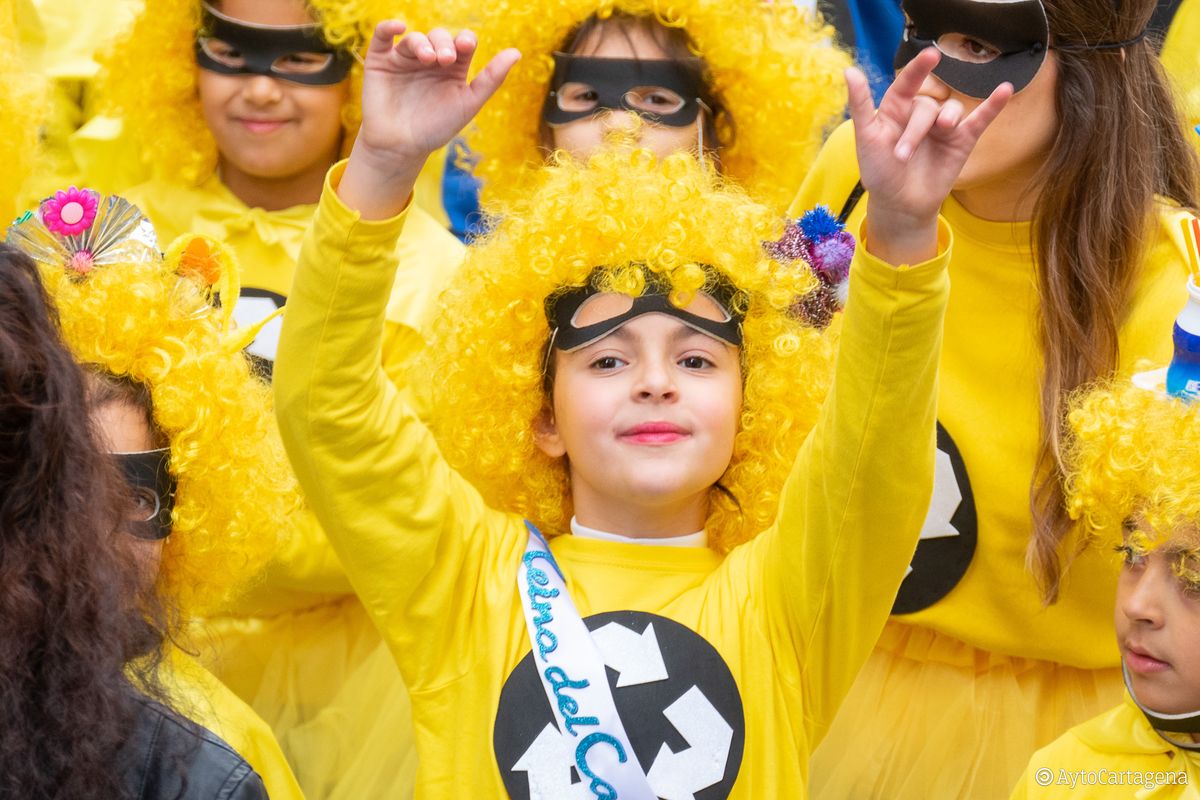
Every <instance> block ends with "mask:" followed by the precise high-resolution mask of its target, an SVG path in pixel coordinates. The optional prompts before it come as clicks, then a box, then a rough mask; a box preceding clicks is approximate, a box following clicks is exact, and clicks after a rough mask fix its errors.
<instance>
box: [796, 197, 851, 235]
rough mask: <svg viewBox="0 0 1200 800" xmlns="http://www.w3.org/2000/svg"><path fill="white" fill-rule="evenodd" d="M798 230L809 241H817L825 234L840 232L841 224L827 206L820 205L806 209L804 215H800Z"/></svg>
mask: <svg viewBox="0 0 1200 800" xmlns="http://www.w3.org/2000/svg"><path fill="white" fill-rule="evenodd" d="M800 230H801V231H803V233H804V235H805V237H806V238H808V239H809V240H810V241H813V242H819V241H820V240H821V239H824V238H825V237H826V236H833V235H834V234H835V233H839V232H841V230H842V224H841V223H840V222H838V220H837V217H835V216H834V215H833V212H832V211H830V210H829V207H828V206H823V205H822V206H817V207H816V208H813V209H812V210H811V211H806V212H805V213H804V216H802V217H800Z"/></svg>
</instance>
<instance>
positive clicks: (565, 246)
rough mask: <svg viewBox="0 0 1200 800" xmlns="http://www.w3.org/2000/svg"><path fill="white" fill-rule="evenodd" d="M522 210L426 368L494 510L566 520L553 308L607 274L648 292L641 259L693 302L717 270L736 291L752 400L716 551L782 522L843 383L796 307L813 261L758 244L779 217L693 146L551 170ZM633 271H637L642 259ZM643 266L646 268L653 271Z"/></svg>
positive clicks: (443, 440)
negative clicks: (549, 365) (800, 460)
mask: <svg viewBox="0 0 1200 800" xmlns="http://www.w3.org/2000/svg"><path fill="white" fill-rule="evenodd" d="M537 184H538V185H536V186H535V187H534V192H533V193H532V194H531V196H530V198H529V199H528V202H527V203H524V204H518V205H514V206H511V207H509V208H506V209H504V210H503V215H502V220H503V221H502V222H501V223H500V224H499V226H498V227H497V229H496V230H495V231H493V232H492V233H491V234H489V235H488V236H487V237H486V238H485V239H484V240H482V241H481V242H480V243H479V244H477V245H476V246H475V247H473V248H472V249H471V252H470V253H469V254H468V256H467V259H466V261H465V262H464V264H463V266H462V268H461V269H460V270H459V272H458V274H457V275H456V276H455V278H454V280H453V282H452V283H451V285H450V286H449V287H448V288H447V290H446V291H445V292H444V293H443V295H442V298H441V303H440V308H439V313H438V315H437V318H436V320H435V322H434V323H433V324H432V326H431V342H430V346H429V347H428V348H426V351H425V353H424V355H423V356H422V359H423V360H422V362H420V364H419V365H418V367H417V368H418V370H420V372H421V374H422V375H423V376H425V378H427V379H426V380H420V381H418V382H417V383H418V385H421V386H424V387H425V388H426V391H428V392H430V396H429V397H428V398H427V399H428V400H429V401H430V402H429V408H430V409H432V410H431V412H430V426H431V428H432V429H433V431H434V432H435V434H436V435H437V438H438V442H439V445H440V447H441V449H442V453H443V454H444V455H445V457H446V459H447V460H448V461H449V462H450V464H452V465H453V466H454V467H455V468H456V469H457V470H458V471H459V472H460V473H462V474H463V475H464V476H466V477H467V478H468V479H469V480H471V481H472V483H474V484H475V486H476V487H478V488H479V490H480V491H481V492H482V493H483V495H484V496H485V498H486V499H487V501H488V503H489V504H491V505H493V506H494V507H496V508H501V509H505V510H508V511H511V512H513V513H516V514H521V515H523V516H525V517H526V518H528V519H530V520H533V521H534V522H536V523H537V524H538V525H540V526H543V527H544V529H545V530H546V531H547V532H548V533H551V534H553V533H555V532H562V531H563V530H565V528H566V525H567V521H568V520H569V519H570V516H571V513H572V512H571V495H570V486H569V477H568V472H567V468H566V465H565V462H564V460H563V459H553V458H550V457H548V456H546V455H545V454H543V453H542V452H541V451H540V450H539V449H538V448H537V446H536V443H535V441H534V422H535V420H536V419H537V417H538V415H539V413H540V412H541V411H542V410H543V408H544V407H545V406H546V403H547V399H546V396H545V392H544V388H543V374H542V364H543V354H544V352H545V347H546V343H547V339H548V337H549V325H548V324H547V321H546V317H545V313H544V309H543V302H544V300H545V299H546V298H547V297H548V296H550V295H552V294H554V293H556V292H559V291H562V290H566V289H568V288H570V287H579V286H583V285H585V284H586V283H587V281H588V279H589V276H591V275H592V272H593V270H594V269H595V268H596V267H598V266H599V267H605V268H606V271H605V272H602V273H601V275H602V279H601V284H600V285H602V286H604V287H605V288H606V289H611V290H612V291H620V292H624V293H626V294H631V295H637V294H639V293H640V292H641V289H642V286H643V283H644V281H645V273H644V272H643V271H642V270H643V268H644V269H646V270H649V271H651V272H652V273H654V274H656V275H658V276H660V277H661V278H662V279H663V280H664V281H666V282H667V283H668V284H669V285H670V286H672V287H673V293H672V297H673V301H674V302H677V303H679V304H680V305H684V304H686V303H687V302H688V301H689V300H690V298H691V296H692V295H693V294H694V293H695V292H696V291H697V290H699V289H701V288H703V287H704V285H705V282H706V280H707V275H706V272H705V270H704V269H703V268H702V267H700V266H698V265H700V264H707V265H712V266H713V267H715V268H716V269H718V270H719V271H720V272H721V273H722V274H723V275H724V276H725V277H727V278H728V279H729V280H730V281H732V283H733V284H734V285H735V286H737V287H738V288H739V295H738V297H737V299H736V300H735V302H736V303H737V304H738V306H739V307H740V308H744V309H745V310H746V317H745V321H744V324H743V331H744V343H743V346H742V354H741V355H742V363H743V409H742V415H741V420H740V425H739V430H738V433H737V436H736V439H735V442H734V454H733V459H732V461H731V462H730V464H729V467H728V469H727V471H726V473H725V475H724V476H723V477H722V478H721V482H720V483H721V485H722V486H723V487H725V488H726V489H728V490H729V492H730V493H731V494H732V495H733V497H735V498H736V499H737V501H738V503H740V505H741V508H740V509H739V508H738V507H737V506H736V505H735V504H734V503H732V502H730V501H729V500H728V499H727V498H726V496H725V495H724V494H723V493H722V492H721V491H720V490H719V489H717V488H716V487H714V489H713V490H712V494H711V503H710V516H709V519H708V524H707V528H708V532H709V537H710V541H711V544H712V546H713V547H714V548H715V549H717V550H719V551H727V550H728V549H729V548H731V547H733V546H735V545H737V544H739V543H741V542H743V541H746V540H747V539H749V538H751V537H752V536H753V535H755V534H756V533H758V532H759V531H761V530H762V529H763V528H765V527H767V526H768V525H769V524H770V523H771V521H772V520H773V519H774V517H775V514H776V511H777V506H778V498H779V493H780V490H781V489H782V486H783V482H784V480H785V478H786V476H787V474H788V471H789V470H790V468H791V466H792V462H793V461H794V459H795V456H796V453H797V451H798V449H799V447H800V444H801V442H802V441H803V439H804V437H805V436H806V435H807V433H808V431H809V430H810V429H811V428H812V425H813V424H814V422H815V420H816V415H817V411H818V409H819V407H820V404H821V402H822V400H823V399H824V397H825V395H826V393H827V392H828V387H829V381H830V379H831V376H832V364H833V356H832V353H833V339H834V336H833V335H832V334H830V333H828V332H821V331H818V330H815V329H813V328H810V327H806V326H804V325H803V324H802V323H800V322H799V321H797V320H796V319H795V318H793V317H792V316H791V315H790V314H789V313H787V309H788V307H789V305H790V304H791V303H793V302H794V301H795V300H796V298H797V297H798V296H800V295H802V294H804V293H806V292H808V291H810V290H811V289H812V288H813V286H814V284H815V280H814V279H813V277H812V275H811V272H810V271H809V270H808V268H807V265H803V264H801V265H799V266H797V265H792V264H780V263H778V262H776V261H774V260H772V259H770V258H769V257H768V256H767V255H766V254H765V252H764V249H763V247H762V242H764V241H773V240H775V239H777V238H779V236H780V234H781V233H782V225H783V223H782V220H781V219H780V218H779V216H778V215H777V214H775V213H773V212H772V211H771V210H770V209H768V208H767V207H765V206H763V205H760V204H758V203H756V202H753V201H751V200H750V199H749V198H748V197H747V195H746V193H745V191H744V190H743V189H741V188H739V187H736V186H733V185H729V184H726V183H725V182H723V181H722V179H721V178H720V177H719V176H716V175H714V174H713V172H712V171H711V170H706V169H703V168H701V167H700V166H698V165H697V162H696V160H695V158H693V157H692V156H690V155H687V154H683V153H677V154H675V155H672V156H670V157H668V158H667V159H665V160H663V161H662V162H661V163H659V162H656V161H655V159H654V157H653V155H652V154H650V153H649V152H648V151H646V150H638V151H631V150H629V149H627V148H625V149H612V150H606V151H602V152H601V153H599V154H597V155H595V156H593V157H592V158H591V159H590V160H589V161H588V163H587V164H583V163H580V162H574V161H572V160H570V159H562V161H561V163H558V164H556V165H553V166H551V167H548V168H546V169H543V170H542V171H541V174H540V176H539V179H538V182H537ZM631 265H638V266H631ZM642 265H644V267H643V266H642Z"/></svg>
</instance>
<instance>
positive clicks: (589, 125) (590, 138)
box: [550, 117, 602, 160]
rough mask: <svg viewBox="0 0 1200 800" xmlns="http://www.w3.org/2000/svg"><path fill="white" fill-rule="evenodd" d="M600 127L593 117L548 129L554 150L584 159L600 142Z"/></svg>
mask: <svg viewBox="0 0 1200 800" xmlns="http://www.w3.org/2000/svg"><path fill="white" fill-rule="evenodd" d="M601 136H602V126H601V124H600V121H599V120H597V119H596V118H595V117H589V118H587V119H579V120H575V121H574V122H568V123H567V124H566V125H559V126H557V127H554V128H551V129H550V141H551V142H552V143H553V144H554V149H556V150H565V151H566V152H568V153H570V154H571V156H572V158H577V159H581V160H582V159H585V158H587V157H588V156H590V155H591V154H592V151H593V150H595V149H596V148H597V147H598V146H599V145H600V141H601Z"/></svg>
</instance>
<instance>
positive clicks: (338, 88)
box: [197, 0, 349, 207]
mask: <svg viewBox="0 0 1200 800" xmlns="http://www.w3.org/2000/svg"><path fill="white" fill-rule="evenodd" d="M213 5H214V7H215V8H216V9H217V10H218V11H220V12H221V13H222V14H224V15H225V16H228V17H232V18H234V19H236V20H238V21H241V22H247V23H255V24H260V25H304V24H308V23H311V22H313V19H312V17H311V16H310V15H309V12H308V10H307V9H306V7H305V5H304V2H303V0H221V2H220V3H214V4H213ZM208 46H209V48H210V50H211V51H212V52H213V53H215V54H216V55H217V56H218V57H220V58H222V59H232V61H231V63H237V59H238V58H239V57H240V55H241V54H240V53H239V52H238V50H237V47H236V46H234V45H231V44H229V43H226V42H222V41H220V40H217V39H213V40H210V42H209V44H208ZM288 58H291V59H292V61H293V62H294V64H293V65H292V66H294V68H296V69H300V70H303V69H305V64H304V63H303V62H304V60H305V59H308V60H310V61H314V62H315V61H316V60H317V59H318V58H320V55H319V54H309V53H296V54H294V55H292V56H289V57H288ZM348 84H349V81H348V80H342V81H341V82H339V83H336V84H332V85H303V84H300V83H295V82H292V81H288V80H285V79H283V78H279V77H274V76H268V75H258V74H247V75H227V74H221V73H219V72H215V71H211V70H208V69H198V70H197V86H198V90H199V95H200V104H201V107H202V109H203V112H204V119H205V122H206V123H207V124H208V127H209V130H211V131H212V134H213V137H214V138H215V139H216V142H217V148H218V149H219V150H220V169H221V177H222V180H223V181H224V182H225V183H226V184H227V185H229V186H230V187H231V188H233V189H234V191H235V193H238V191H237V187H241V186H246V185H261V186H269V185H272V184H276V185H281V186H283V185H285V184H286V183H287V182H288V181H291V180H294V179H297V178H304V177H310V176H312V175H316V176H317V177H316V178H315V180H317V181H318V182H319V181H320V180H321V177H322V176H323V175H324V173H325V171H326V170H327V169H328V168H329V166H330V165H331V164H332V163H333V162H334V161H335V160H336V159H337V156H338V153H339V151H340V146H341V138H342V123H341V110H342V105H343V103H344V102H345V101H346V98H347V91H348ZM284 191H286V188H284ZM243 199H245V198H243ZM301 201H302V200H301V199H297V200H296V201H295V202H284V203H283V204H282V205H279V207H286V206H287V205H295V204H297V203H298V202H301ZM260 204H261V203H260ZM277 205H278V204H277Z"/></svg>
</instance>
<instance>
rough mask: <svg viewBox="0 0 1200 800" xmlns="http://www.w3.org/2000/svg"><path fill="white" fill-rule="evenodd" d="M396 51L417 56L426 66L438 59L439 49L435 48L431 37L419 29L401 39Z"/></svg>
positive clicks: (409, 55)
mask: <svg viewBox="0 0 1200 800" xmlns="http://www.w3.org/2000/svg"><path fill="white" fill-rule="evenodd" d="M396 52H397V53H398V54H400V55H401V56H405V57H407V58H415V59H416V60H417V61H418V62H420V63H421V64H422V65H424V66H429V65H430V64H433V63H435V62H436V61H437V51H435V50H434V49H433V44H432V43H431V42H430V41H429V37H428V36H426V35H425V34H423V33H421V32H419V31H413V32H412V33H410V34H409V35H408V36H405V37H404V38H403V39H401V40H400V43H399V44H398V45H396Z"/></svg>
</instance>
